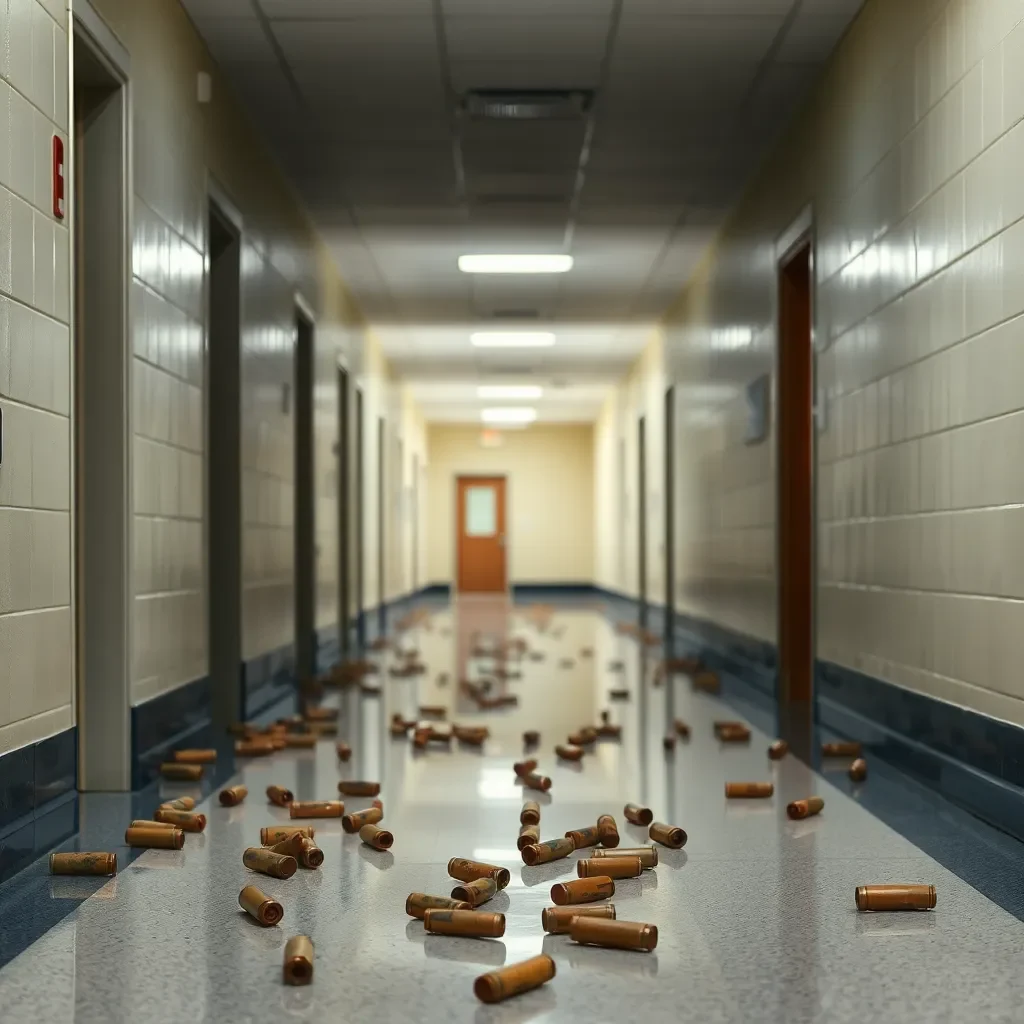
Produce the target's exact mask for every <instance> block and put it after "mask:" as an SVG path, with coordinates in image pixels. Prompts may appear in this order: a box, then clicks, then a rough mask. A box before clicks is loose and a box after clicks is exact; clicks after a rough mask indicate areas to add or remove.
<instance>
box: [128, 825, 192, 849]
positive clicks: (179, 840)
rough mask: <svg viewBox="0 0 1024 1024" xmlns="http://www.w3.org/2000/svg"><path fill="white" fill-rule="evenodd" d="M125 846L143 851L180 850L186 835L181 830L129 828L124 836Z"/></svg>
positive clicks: (172, 828)
mask: <svg viewBox="0 0 1024 1024" xmlns="http://www.w3.org/2000/svg"><path fill="white" fill-rule="evenodd" d="M124 842H125V846H134V847H136V848H138V849H143V850H180V849H181V848H182V847H183V846H184V845H185V833H184V832H183V831H182V830H181V829H180V828H174V827H173V826H172V827H171V828H129V829H127V830H126V831H125V834H124Z"/></svg>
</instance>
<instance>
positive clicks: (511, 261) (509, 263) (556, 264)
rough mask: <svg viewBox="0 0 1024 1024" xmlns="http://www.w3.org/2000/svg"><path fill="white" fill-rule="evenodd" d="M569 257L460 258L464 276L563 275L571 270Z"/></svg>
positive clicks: (554, 255) (555, 255)
mask: <svg viewBox="0 0 1024 1024" xmlns="http://www.w3.org/2000/svg"><path fill="white" fill-rule="evenodd" d="M574 262H575V261H574V260H573V258H572V257H571V256H559V255H557V254H555V253H550V254H548V255H537V256H520V255H509V256H486V255H483V256H460V257H459V270H461V271H462V272H463V273H464V274H565V273H567V272H568V271H570V270H572V265H573V263H574Z"/></svg>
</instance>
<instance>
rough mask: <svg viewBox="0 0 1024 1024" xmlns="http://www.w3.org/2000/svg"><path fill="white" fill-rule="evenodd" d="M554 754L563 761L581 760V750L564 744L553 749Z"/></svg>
mask: <svg viewBox="0 0 1024 1024" xmlns="http://www.w3.org/2000/svg"><path fill="white" fill-rule="evenodd" d="M555 754H556V755H557V756H558V757H560V758H561V759H562V760H563V761H579V760H581V759H582V758H583V748H582V747H577V746H575V745H568V746H567V745H566V744H565V743H559V744H558V746H557V747H555Z"/></svg>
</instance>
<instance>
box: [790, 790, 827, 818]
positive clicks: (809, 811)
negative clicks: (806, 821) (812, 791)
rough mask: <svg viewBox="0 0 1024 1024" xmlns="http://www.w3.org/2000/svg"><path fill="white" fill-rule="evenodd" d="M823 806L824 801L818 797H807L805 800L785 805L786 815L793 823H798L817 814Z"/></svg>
mask: <svg viewBox="0 0 1024 1024" xmlns="http://www.w3.org/2000/svg"><path fill="white" fill-rule="evenodd" d="M824 806H825V801H824V800H822V798H821V797H820V796H809V797H807V798H806V799H805V800H794V801H792V803H789V804H787V805H786V814H788V815H789V817H791V818H792V819H793V820H794V821H799V820H801V819H802V818H809V817H811V816H812V815H814V814H818V813H819V812H820V811H821V809H822V808H823V807H824Z"/></svg>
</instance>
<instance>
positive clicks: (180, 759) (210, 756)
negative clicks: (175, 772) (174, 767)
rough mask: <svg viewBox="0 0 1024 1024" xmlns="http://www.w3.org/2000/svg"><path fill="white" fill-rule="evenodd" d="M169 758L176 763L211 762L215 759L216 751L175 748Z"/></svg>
mask: <svg viewBox="0 0 1024 1024" xmlns="http://www.w3.org/2000/svg"><path fill="white" fill-rule="evenodd" d="M171 759H172V760H173V761H175V762H177V763H178V764H213V763H214V762H215V761H216V760H217V751H216V750H176V751H175V752H174V754H173V755H172V758H171Z"/></svg>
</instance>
